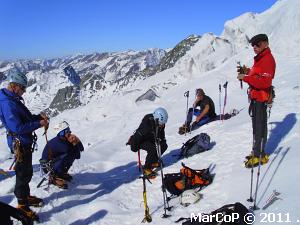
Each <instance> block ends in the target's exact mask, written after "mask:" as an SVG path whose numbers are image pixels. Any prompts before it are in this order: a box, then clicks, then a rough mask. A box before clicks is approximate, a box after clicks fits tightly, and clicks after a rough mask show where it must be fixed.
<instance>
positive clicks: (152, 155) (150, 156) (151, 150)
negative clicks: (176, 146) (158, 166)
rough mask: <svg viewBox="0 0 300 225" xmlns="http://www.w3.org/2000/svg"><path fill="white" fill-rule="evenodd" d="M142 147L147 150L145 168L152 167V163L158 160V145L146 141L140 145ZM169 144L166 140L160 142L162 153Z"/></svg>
mask: <svg viewBox="0 0 300 225" xmlns="http://www.w3.org/2000/svg"><path fill="white" fill-rule="evenodd" d="M140 147H141V149H143V150H145V151H147V156H146V162H145V166H144V168H145V169H151V165H152V163H155V162H158V156H157V151H156V146H155V144H154V143H152V142H149V141H145V142H143V143H142V144H141V145H140ZM167 148H168V146H167V144H166V142H161V143H160V149H161V155H162V154H163V153H164V152H165V151H166V150H167Z"/></svg>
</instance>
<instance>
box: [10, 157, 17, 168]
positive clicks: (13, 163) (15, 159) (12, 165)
mask: <svg viewBox="0 0 300 225" xmlns="http://www.w3.org/2000/svg"><path fill="white" fill-rule="evenodd" d="M16 161H17V158H16V157H15V158H14V161H13V162H12V164H11V165H10V167H9V169H8V170H12V168H13V167H14V165H15V163H16Z"/></svg>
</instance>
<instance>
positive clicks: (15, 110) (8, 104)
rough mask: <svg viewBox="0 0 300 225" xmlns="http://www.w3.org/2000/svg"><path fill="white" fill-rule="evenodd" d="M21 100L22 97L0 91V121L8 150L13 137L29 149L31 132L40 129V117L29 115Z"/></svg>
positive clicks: (31, 138) (31, 137)
mask: <svg viewBox="0 0 300 225" xmlns="http://www.w3.org/2000/svg"><path fill="white" fill-rule="evenodd" d="M22 100H23V98H22V97H20V96H18V95H17V94H15V93H13V92H11V91H9V90H8V89H6V88H3V89H1V90H0V119H1V121H2V124H3V125H4V126H5V128H6V131H7V132H8V135H7V142H8V146H9V147H10V149H12V145H13V139H14V137H16V138H18V139H19V140H20V142H21V145H23V146H24V147H25V148H29V147H31V145H32V142H33V135H32V132H33V131H35V130H36V129H38V128H40V127H41V125H40V120H41V116H40V115H33V114H31V112H30V111H29V110H28V108H27V107H26V106H25V105H24V104H23V103H22Z"/></svg>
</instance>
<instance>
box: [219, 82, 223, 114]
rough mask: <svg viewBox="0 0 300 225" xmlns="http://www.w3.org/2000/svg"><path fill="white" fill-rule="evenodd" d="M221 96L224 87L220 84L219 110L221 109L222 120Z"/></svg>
mask: <svg viewBox="0 0 300 225" xmlns="http://www.w3.org/2000/svg"><path fill="white" fill-rule="evenodd" d="M221 95H222V87H221V84H219V108H220V120H222V118H223V116H222V106H221Z"/></svg>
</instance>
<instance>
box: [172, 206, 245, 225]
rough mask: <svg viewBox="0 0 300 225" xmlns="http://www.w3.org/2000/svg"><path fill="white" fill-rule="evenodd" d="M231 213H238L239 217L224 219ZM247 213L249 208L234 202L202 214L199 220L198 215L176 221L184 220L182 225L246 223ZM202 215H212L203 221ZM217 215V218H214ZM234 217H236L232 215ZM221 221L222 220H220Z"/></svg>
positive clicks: (231, 224) (240, 224)
mask: <svg viewBox="0 0 300 225" xmlns="http://www.w3.org/2000/svg"><path fill="white" fill-rule="evenodd" d="M233 213H235V214H236V213H237V214H239V217H238V218H237V219H235V220H234V221H230V222H228V221H227V220H225V218H224V217H225V216H226V215H230V218H233V216H232V215H233ZM247 213H249V210H248V209H247V208H246V207H245V206H244V205H243V204H241V203H239V202H236V203H235V204H229V205H224V206H222V207H221V208H219V209H217V210H215V211H213V212H211V213H210V214H202V219H200V221H199V217H197V218H196V217H195V218H194V219H192V218H191V217H190V218H180V219H178V220H177V221H176V222H180V221H182V220H185V222H183V223H182V225H247V223H246V222H245V221H244V216H245V215H246V214H247ZM204 215H207V216H214V217H211V218H213V219H212V220H209V222H208V221H205V220H204ZM216 217H217V219H216ZM234 218H236V217H234ZM220 221H222V222H220Z"/></svg>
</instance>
